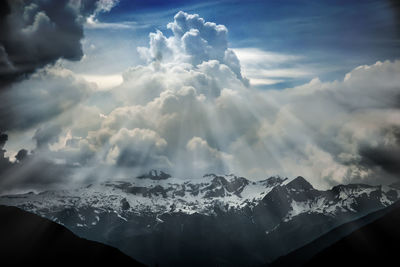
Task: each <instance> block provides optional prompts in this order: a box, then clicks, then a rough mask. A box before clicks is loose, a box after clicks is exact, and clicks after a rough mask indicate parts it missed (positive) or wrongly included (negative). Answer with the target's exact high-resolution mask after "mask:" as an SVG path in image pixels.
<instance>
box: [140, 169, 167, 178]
mask: <svg viewBox="0 0 400 267" xmlns="http://www.w3.org/2000/svg"><path fill="white" fill-rule="evenodd" d="M137 178H138V179H151V180H166V179H168V178H171V175H169V174H168V173H165V172H163V171H158V170H151V171H149V172H148V173H147V174H142V175H139V176H138V177H137Z"/></svg>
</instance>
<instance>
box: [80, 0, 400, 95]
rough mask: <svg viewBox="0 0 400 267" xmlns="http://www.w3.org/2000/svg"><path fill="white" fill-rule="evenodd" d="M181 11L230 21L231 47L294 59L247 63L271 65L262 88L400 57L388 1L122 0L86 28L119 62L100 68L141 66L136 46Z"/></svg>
mask: <svg viewBox="0 0 400 267" xmlns="http://www.w3.org/2000/svg"><path fill="white" fill-rule="evenodd" d="M179 10H183V11H185V12H188V13H198V14H199V15H200V16H201V17H203V18H205V20H207V21H212V22H215V23H217V24H223V25H225V26H226V27H227V28H228V30H229V42H230V47H232V48H246V49H247V48H251V49H253V50H245V52H246V53H245V55H248V52H249V51H252V52H257V51H256V50H254V49H258V50H259V51H258V52H262V51H265V52H268V53H273V54H278V55H286V56H290V59H287V60H282V61H278V62H275V63H271V62H268V64H267V66H266V64H265V62H253V63H254V64H252V65H253V66H246V62H242V65H244V66H243V71H244V72H245V74H246V70H247V71H248V73H250V75H247V76H250V78H252V77H251V76H252V74H251V72H252V70H251V69H252V68H253V69H254V70H256V69H257V70H259V69H266V70H268V71H267V72H266V76H265V77H260V74H258V77H255V78H254V77H253V78H254V80H259V81H258V82H255V83H254V84H255V85H257V86H259V87H260V88H285V87H291V86H295V85H299V84H302V83H304V82H307V81H309V80H311V79H312V78H315V77H319V78H320V79H321V80H324V81H330V80H335V79H339V80H341V79H343V77H344V75H345V73H347V72H348V71H350V70H351V69H353V68H355V67H357V66H359V65H364V64H373V63H375V62H376V61H378V60H381V61H382V60H388V59H389V60H392V59H395V58H398V57H399V54H400V52H399V51H400V49H399V42H400V41H399V40H400V39H399V35H398V31H396V20H395V15H396V14H395V10H394V9H392V8H391V4H390V1H376V0H365V1H316V0H308V1H301V0H287V1H272V0H270V1H230V0H227V1H194V0H193V1H129V0H121V1H120V2H119V4H118V5H117V6H115V7H114V8H113V9H112V10H111V11H110V12H107V13H101V14H99V15H98V16H97V20H98V22H99V23H103V24H104V25H103V26H104V27H100V28H97V29H88V28H87V29H86V38H87V43H88V44H89V43H90V44H94V45H95V46H96V45H97V46H98V48H100V49H101V48H103V49H104V50H103V51H101V50H100V51H99V50H97V51H96V54H97V55H96V57H97V58H101V57H102V55H103V56H104V57H105V58H107V55H108V56H109V57H111V58H120V60H119V61H118V62H119V64H118V66H108V67H107V68H104V70H102V68H96V69H97V71H98V72H102V71H103V72H110V71H111V72H120V71H121V70H123V69H124V68H126V67H128V66H131V65H136V64H139V63H141V62H140V59H139V57H138V55H137V53H136V51H135V50H136V49H135V47H137V46H144V45H146V44H147V42H148V38H147V37H148V34H149V33H150V32H153V31H155V30H156V29H159V30H161V31H163V32H164V34H165V35H167V36H168V35H169V34H171V33H170V31H169V30H168V29H167V28H166V25H167V23H168V22H169V21H171V19H172V18H173V16H174V15H175V14H176V13H177V12H178V11H179ZM113 25H114V26H113ZM117 25H120V26H121V25H125V26H126V27H119V28H118V26H117ZM111 47H113V48H116V47H118V49H112V50H113V51H112V53H116V54H113V55H110V53H111V52H110V50H111V49H110V48H111ZM127 53H129V54H128V55H127ZM87 54H90V52H88V53H87ZM237 54H238V56H239V59H241V55H240V53H237ZM270 55H271V54H270ZM251 58H257V56H254V57H251ZM259 58H263V56H262V55H260V57H259ZM265 58H268V56H267V57H265ZM241 61H245V60H242V59H241ZM94 64H95V63H94ZM95 65H97V64H95ZM80 68H84V65H80ZM271 70H274V72H271ZM275 70H280V71H278V72H277V71H275ZM284 70H286V71H287V70H289V72H288V73H285V72H284ZM87 71H88V70H87V69H86V70H85V72H87ZM253 72H254V71H253ZM102 74H104V73H102Z"/></svg>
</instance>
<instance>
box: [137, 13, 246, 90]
mask: <svg viewBox="0 0 400 267" xmlns="http://www.w3.org/2000/svg"><path fill="white" fill-rule="evenodd" d="M167 28H168V29H170V30H171V31H172V33H173V35H172V36H171V37H169V38H167V37H165V36H164V34H163V33H162V32H161V31H157V32H156V33H150V35H149V37H150V47H148V48H147V47H139V48H138V52H139V53H140V54H141V56H142V57H143V58H144V59H146V60H147V61H148V62H152V61H160V62H171V61H175V62H187V63H190V64H192V65H198V64H201V63H203V62H206V61H209V60H217V61H218V62H220V63H221V64H225V65H226V66H228V67H229V68H230V69H231V71H233V72H234V73H235V74H236V76H237V77H238V78H239V79H241V80H243V82H245V83H247V80H246V79H244V78H243V77H242V74H241V70H240V63H239V60H238V58H237V57H236V54H235V52H234V51H233V50H231V49H229V48H228V30H227V28H226V27H225V26H224V25H218V24H215V23H213V22H206V21H205V20H204V19H203V18H201V17H200V16H199V15H198V14H188V13H185V12H182V11H180V12H178V13H177V14H176V15H175V16H174V21H173V22H170V23H168V25H167Z"/></svg>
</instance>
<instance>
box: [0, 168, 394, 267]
mask: <svg viewBox="0 0 400 267" xmlns="http://www.w3.org/2000/svg"><path fill="white" fill-rule="evenodd" d="M399 191H400V190H399V189H398V187H396V186H392V187H391V186H370V185H363V184H353V185H339V186H336V187H333V188H332V189H330V190H327V191H320V190H317V189H314V188H313V187H312V185H311V184H310V183H308V182H307V181H306V180H305V179H304V178H302V177H297V178H295V179H293V180H291V181H289V179H286V178H280V177H270V178H268V179H265V180H261V181H250V180H248V179H246V178H244V177H237V176H235V175H215V174H208V175H205V176H204V177H202V178H200V179H192V180H183V179H177V178H173V177H171V176H170V175H168V174H166V173H164V172H160V171H151V172H150V173H148V174H146V175H141V176H139V177H137V178H133V179H131V180H130V181H113V182H104V183H100V184H91V185H87V186H85V187H81V188H76V189H73V190H60V191H45V192H42V193H39V194H35V193H28V194H21V195H8V196H2V197H0V204H5V205H11V206H17V207H20V208H22V209H24V210H27V211H30V212H33V213H36V214H39V215H41V216H44V217H47V218H50V219H51V220H53V221H55V222H58V223H60V224H63V225H65V226H66V227H68V228H69V229H71V230H72V231H73V232H75V233H77V234H78V235H81V236H83V237H86V238H88V239H94V240H97V241H101V242H105V243H108V244H111V245H114V246H117V247H118V248H120V249H121V250H122V251H124V252H125V253H127V254H129V255H131V256H133V257H135V258H137V259H138V260H141V261H143V262H145V263H147V264H156V263H158V264H161V265H163V264H166V265H171V264H173V265H185V264H187V263H188V262H187V261H185V259H188V260H189V255H190V261H191V265H193V264H192V263H193V257H195V258H196V257H198V258H199V259H198V260H200V262H203V264H200V265H204V264H207V265H208V264H219V265H232V264H238V265H252V264H261V263H265V262H268V261H271V260H273V259H275V258H276V257H277V256H280V255H282V254H284V253H287V252H288V251H290V250H292V249H294V248H297V247H299V246H301V245H304V244H305V243H307V242H309V241H311V240H313V239H315V238H317V237H318V236H320V235H321V234H323V233H325V232H327V231H329V230H330V229H332V228H333V227H335V226H337V225H340V224H342V223H344V222H347V221H349V220H353V219H356V218H358V217H360V216H363V215H365V214H368V213H370V212H372V211H375V210H378V209H381V208H384V207H386V206H388V205H391V204H392V203H394V202H395V201H397V200H398V198H399V193H400V192H399ZM230 249H233V250H235V251H236V250H237V252H238V253H237V257H238V258H237V259H235V257H236V256H234V257H232V253H231V252H230ZM182 253H183V254H185V255H186V256H187V257H188V258H185V257H183V256H182ZM194 255H195V256H194Z"/></svg>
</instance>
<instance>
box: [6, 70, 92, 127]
mask: <svg viewBox="0 0 400 267" xmlns="http://www.w3.org/2000/svg"><path fill="white" fill-rule="evenodd" d="M94 89H95V85H93V84H90V83H87V82H86V81H85V80H83V79H81V78H79V77H77V76H76V75H75V74H73V73H72V72H71V71H69V70H66V69H63V68H61V67H51V68H50V67H49V68H44V69H42V70H39V71H38V72H37V73H35V74H33V75H32V76H30V77H29V78H28V79H26V80H23V81H21V82H19V83H14V84H12V85H11V86H10V87H9V88H8V90H1V91H0V99H2V104H1V106H0V130H3V131H9V130H26V129H30V128H32V127H35V126H37V125H38V124H39V123H41V122H47V121H49V120H51V119H52V118H54V117H56V116H58V115H60V114H63V113H65V112H66V111H68V110H71V109H72V108H74V107H75V106H76V105H78V104H79V103H80V102H81V101H82V100H83V99H85V98H86V97H88V95H89V93H90V92H91V91H93V90H94Z"/></svg>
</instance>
